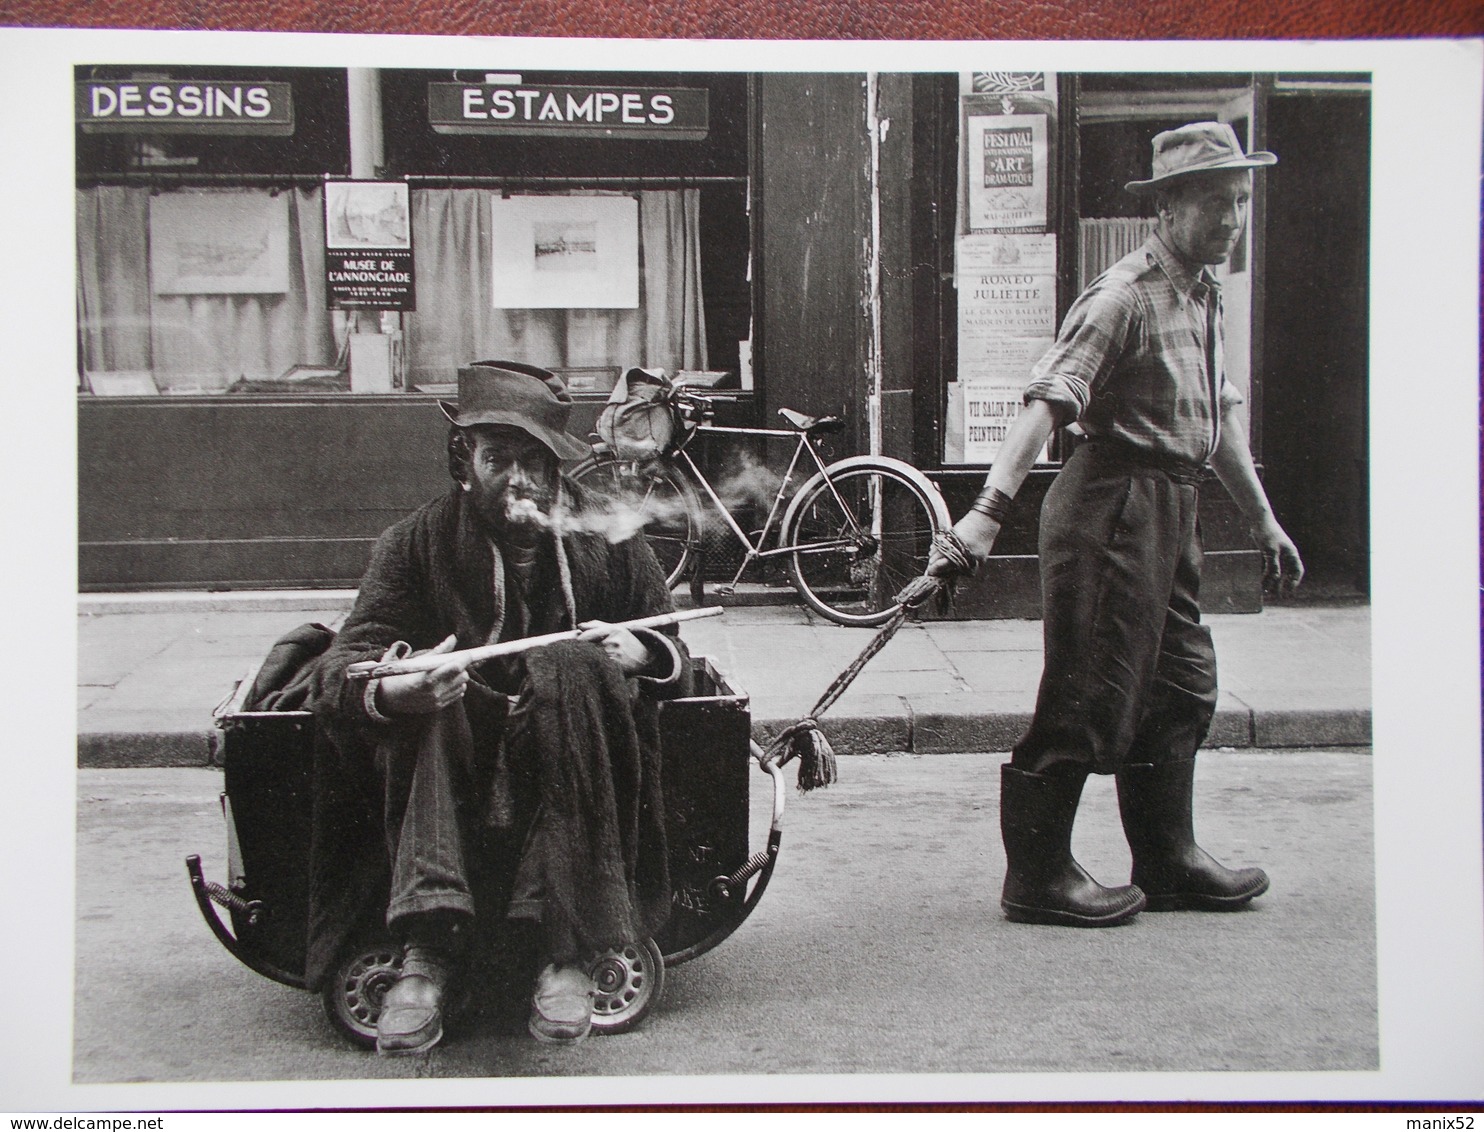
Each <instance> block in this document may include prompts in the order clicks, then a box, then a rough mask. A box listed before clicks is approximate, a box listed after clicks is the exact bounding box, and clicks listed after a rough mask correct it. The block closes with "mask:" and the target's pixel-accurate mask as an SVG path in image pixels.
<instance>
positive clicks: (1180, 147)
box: [1123, 122, 1278, 193]
mask: <svg viewBox="0 0 1484 1132" xmlns="http://www.w3.org/2000/svg"><path fill="white" fill-rule="evenodd" d="M1153 148H1154V160H1153V165H1152V168H1151V170H1150V172H1151V174H1152V176H1150V177H1149V179H1148V180H1145V181H1129V182H1127V183H1125V184H1124V186H1123V187H1124V188H1125V189H1127V190H1128V191H1129V192H1131V193H1145V192H1148V191H1149V190H1151V189H1155V188H1158V187H1159V186H1161V185H1167V184H1169V183H1170V182H1171V181H1174V180H1176V179H1177V178H1181V177H1189V176H1191V175H1192V174H1195V173H1223V172H1226V171H1228V170H1233V169H1262V168H1265V167H1267V166H1269V165H1276V164H1277V163H1278V155H1277V154H1275V153H1269V152H1268V151H1267V150H1265V149H1255V150H1253V151H1252V152H1251V153H1243V152H1242V143H1241V142H1239V141H1238V140H1237V134H1236V131H1235V130H1233V129H1232V128H1231V127H1230V126H1229V125H1227V124H1226V123H1225V122H1192V123H1190V124H1189V125H1186V126H1181V127H1179V128H1178V129H1174V130H1165V131H1164V132H1163V133H1159V134H1155V135H1154V145H1153Z"/></svg>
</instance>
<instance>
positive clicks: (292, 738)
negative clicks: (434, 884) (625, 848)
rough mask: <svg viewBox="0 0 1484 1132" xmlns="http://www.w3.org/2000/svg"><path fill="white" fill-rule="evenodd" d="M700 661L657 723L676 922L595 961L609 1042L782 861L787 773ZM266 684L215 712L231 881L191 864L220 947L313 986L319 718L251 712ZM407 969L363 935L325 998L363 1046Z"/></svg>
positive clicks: (276, 976)
mask: <svg viewBox="0 0 1484 1132" xmlns="http://www.w3.org/2000/svg"><path fill="white" fill-rule="evenodd" d="M691 664H692V666H693V673H694V679H695V689H696V692H695V694H694V695H692V696H690V697H688V698H685V699H678V700H669V701H665V702H663V703H661V704H660V714H659V720H660V741H661V750H662V757H663V771H662V773H663V776H664V779H663V782H664V793H665V817H666V829H667V831H668V838H669V865H670V883H671V888H672V892H673V898H672V904H671V911H670V916H669V919H668V920H667V921H666V923H665V925H664V927H663V929H662V930H661V931H660V932H659V933H658V934H657V935H656V936H655V938H654V939H651V940H644V941H642V942H640V943H637V944H634V945H631V946H627V947H622V948H615V949H612V950H610V951H608V952H606V953H604V954H603V955H600V956H598V957H597V958H596V959H594V961H593V963H592V966H591V968H590V970H591V973H592V975H593V979H594V983H595V985H596V987H597V992H598V993H597V999H596V1002H595V1005H594V1013H593V1028H594V1029H595V1030H597V1031H599V1032H608V1033H616V1032H619V1031H622V1030H626V1029H629V1028H631V1027H633V1026H634V1025H636V1024H638V1023H639V1022H640V1021H641V1020H642V1019H643V1018H644V1016H645V1015H646V1014H648V1013H649V1011H650V1010H651V1009H653V1008H654V1005H655V1003H656V1002H657V1001H658V1000H659V997H660V994H661V993H662V990H663V987H664V972H665V968H666V967H673V966H675V965H676V964H679V963H683V962H685V961H686V960H687V959H693V958H695V957H696V956H697V955H701V954H704V953H705V952H707V951H709V950H710V949H711V948H713V947H715V946H716V945H717V944H719V943H721V942H722V941H723V940H725V939H726V938H727V937H728V936H730V935H731V934H732V932H734V931H736V930H737V928H738V927H739V926H740V925H741V923H742V921H743V920H745V919H746V918H747V916H748V915H749V914H750V913H751V911H752V909H753V908H754V907H755V906H756V905H757V902H758V901H759V900H760V899H761V898H762V895H763V891H764V889H765V888H766V887H767V884H768V879H769V877H770V876H771V875H772V871H773V867H774V865H775V864H776V862H777V858H778V851H779V845H780V842H781V839H782V818H783V800H784V794H785V791H784V786H783V778H782V774H781V773H780V771H779V769H778V768H777V766H776V765H774V764H773V763H771V762H770V761H769V760H768V759H767V758H766V757H765V756H764V752H763V751H762V749H761V748H760V747H759V746H758V745H757V744H756V743H754V742H752V738H751V728H752V715H751V711H750V709H749V704H748V699H747V696H746V695H744V694H743V693H741V692H739V691H738V690H736V689H734V688H732V687H731V686H729V685H728V683H727V682H726V680H725V679H724V678H723V677H722V676H721V674H720V673H719V672H718V671H717V670H716V668H715V666H714V665H713V664H712V663H711V662H710V661H709V660H708V659H707V658H705V657H693V658H692V660H691ZM256 675H257V673H256V670H253V671H250V672H248V673H247V674H246V675H245V676H244V677H243V679H242V680H241V681H240V682H239V684H238V686H237V688H236V690H235V691H234V692H233V693H232V694H231V695H229V696H228V698H227V699H226V700H224V701H223V703H222V704H221V705H220V706H219V707H218V708H217V710H216V712H215V721H216V725H217V726H218V728H220V731H221V735H220V740H221V741H220V744H219V754H220V758H221V762H222V765H223V768H224V770H225V784H224V789H223V792H222V813H223V816H224V818H225V820H226V834H227V878H226V883H225V884H221V883H218V882H215V881H210V880H207V879H206V876H205V873H204V871H203V868H202V864H201V858H200V857H199V856H198V855H192V856H190V857H188V858H186V868H187V871H188V873H189V876H190V883H191V888H192V890H193V892H194V894H195V898H196V903H197V905H198V906H199V907H200V910H201V915H202V916H203V917H204V918H205V920H206V923H207V926H208V927H209V928H210V929H211V931H212V932H213V933H214V934H215V935H216V937H217V939H218V940H220V941H221V943H222V946H224V947H225V948H226V949H227V950H228V951H230V952H231V953H232V954H233V955H234V956H236V957H237V959H238V960H239V961H241V962H242V963H243V964H244V965H246V966H247V967H250V968H252V969H253V970H254V971H256V972H258V973H259V974H261V975H264V976H266V977H268V978H270V979H273V980H275V981H276V982H280V983H283V984H285V985H287V986H291V987H297V988H299V989H306V981H305V977H304V972H305V961H306V951H307V940H308V908H309V841H310V827H311V817H310V815H311V781H312V773H313V763H314V758H313V749H314V738H315V736H314V728H315V721H314V717H313V716H312V715H311V714H310V713H309V712H307V711H248V710H244V702H245V700H246V698H247V696H248V693H249V690H250V689H251V688H252V686H253V683H254V679H255V677H256ZM749 764H756V765H757V766H758V767H759V768H760V769H761V770H762V771H763V772H765V773H767V774H768V775H769V776H770V777H771V779H772V796H773V813H772V821H771V824H770V826H769V830H768V835H767V843H766V845H765V846H764V847H763V848H761V849H760V850H758V851H757V852H753V853H749V848H750V846H749V812H748V811H749V793H750V790H749V786H750V783H749V774H750V765H749ZM218 909H224V910H225V913H226V914H225V919H224V918H223V916H222V914H221V912H219V911H218ZM401 962H402V956H401V951H400V948H399V947H397V946H396V945H395V944H394V943H393V942H392V940H391V939H390V937H389V936H388V935H387V933H386V931H385V928H384V926H383V925H381V924H379V923H368V924H366V925H364V928H363V930H362V931H360V932H358V933H357V935H356V936H355V938H354V940H353V942H352V943H351V944H350V946H349V947H348V948H347V949H346V951H345V952H344V953H343V955H342V956H341V958H340V959H339V961H338V962H337V964H336V968H335V972H334V975H333V977H331V978H330V979H328V980H327V981H326V984H325V986H324V988H323V991H322V994H321V997H322V1000H323V1004H324V1008H325V1012H326V1014H327V1015H328V1017H329V1019H330V1021H331V1022H333V1023H334V1024H335V1025H336V1026H337V1027H338V1028H339V1029H340V1030H341V1031H343V1032H344V1033H345V1034H346V1035H347V1036H348V1037H349V1038H351V1040H353V1041H355V1042H357V1043H359V1044H362V1045H366V1046H371V1045H374V1044H375V1040H376V1019H377V1015H378V1014H379V1013H380V1010H381V1000H382V996H383V995H384V994H385V992H386V990H387V988H388V987H389V986H390V985H391V984H392V983H393V982H394V981H395V980H396V977H397V973H398V970H399V968H400V966H401Z"/></svg>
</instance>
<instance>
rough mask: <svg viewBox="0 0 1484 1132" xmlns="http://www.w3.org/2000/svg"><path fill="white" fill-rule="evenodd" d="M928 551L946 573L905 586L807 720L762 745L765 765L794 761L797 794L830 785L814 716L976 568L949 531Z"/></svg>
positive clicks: (831, 771) (828, 761)
mask: <svg viewBox="0 0 1484 1132" xmlns="http://www.w3.org/2000/svg"><path fill="white" fill-rule="evenodd" d="M933 549H934V550H935V551H937V553H938V554H939V556H940V557H942V558H943V559H945V560H946V561H947V563H948V569H947V570H946V571H944V573H942V574H940V575H930V574H923V575H922V576H921V577H918V578H914V579H913V580H912V581H910V582H908V583H907V585H906V586H905V587H904V588H903V589H902V592H901V593H899V594H897V596H896V598H895V599H894V600H895V601H896V602H897V603H898V608H897V610H896V612H895V613H893V614H892V615H891V618H890V620H888V621H887V622H886V624H884V625H883V626H881V628H880V629H878V630H877V631H876V635H875V636H874V637H872V638H871V640H870V643H868V644H867V645H866V647H865V648H863V649H862V650H861V652H860V655H859V656H857V657H856V658H855V659H854V660H852V661H851V662H850V663H849V664H848V665H846V667H845V669H844V671H842V672H841V673H840V675H838V676H836V677H835V679H834V680H833V681H831V682H830V686H829V687H828V688H826V689H825V690H824V695H822V696H820V697H819V699H818V700H816V701H815V703H814V707H813V708H812V709H810V711H809V714H808V715H806V716H804V718H803V719H800V720H799V721H798V722H797V723H791V724H789V725H788V726H787V727H785V728H784V729H783V730H782V731H780V732H779V733H778V734H777V736H775V737H774V739H773V741H772V742H771V743H769V744H768V749H767V752H766V755H765V761H766V762H770V763H776V764H777V765H778V766H784V765H786V764H787V763H788V762H789V761H790V760H792V759H795V758H797V759H798V760H799V778H798V782H799V790H800V791H801V792H802V791H807V790H814V789H816V788H818V787H820V786H828V785H829V784H830V783H832V782H834V781H835V751H834V748H833V747H831V746H830V741H829V739H828V738H827V737H826V736H825V733H824V730H823V729H822V728H821V727H820V726H819V717H820V716H821V715H823V714H824V713H825V712H826V711H827V710H829V707H830V705H831V704H833V703H834V702H835V701H836V700H838V699H839V698H840V697H841V696H842V695H844V694H845V689H846V688H848V687H850V685H851V683H852V681H854V680H855V678H856V677H857V676H859V675H860V673H861V669H863V668H865V666H866V665H867V664H869V663H870V662H871V658H872V657H873V656H875V655H876V654H877V653H878V652H880V651H881V650H882V649H884V648H885V647H886V643H887V642H888V641H890V640H891V639H892V637H894V636H896V632H897V630H898V629H900V628H901V627H902V622H904V621H906V620H907V617H908V615H909V614H911V613H915V612H916V611H917V610H919V609H921V608H922V607H923V606H924V605H926V604H927V603H928V602H929V601H930V600H932V599H933V598H935V597H936V598H938V599H939V600H940V603H941V605H942V607H943V608H945V609H946V606H947V604H948V601H949V599H950V598H951V596H952V593H953V583H954V580H955V579H957V578H959V577H962V576H967V575H971V574H973V573H974V570H975V569H976V568H977V566H978V563H977V562H976V560H975V558H974V555H973V554H972V553H971V552H970V551H969V549H968V547H966V546H965V545H964V543H963V540H962V539H960V538H959V537H958V535H957V534H955V533H954V532H953V531H952V530H947V531H940V532H939V533H938V534H936V535H934V536H933Z"/></svg>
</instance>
